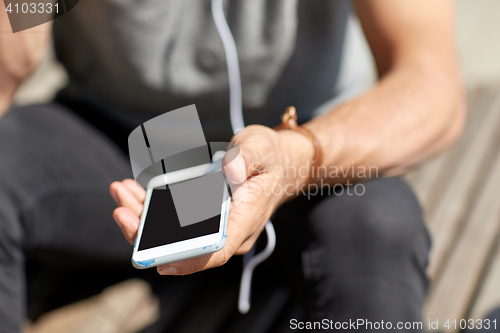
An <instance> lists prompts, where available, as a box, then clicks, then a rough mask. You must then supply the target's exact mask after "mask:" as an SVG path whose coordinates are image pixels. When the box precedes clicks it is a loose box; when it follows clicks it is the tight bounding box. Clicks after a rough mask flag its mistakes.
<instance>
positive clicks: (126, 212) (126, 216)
mask: <svg viewBox="0 0 500 333" xmlns="http://www.w3.org/2000/svg"><path fill="white" fill-rule="evenodd" d="M113 219H114V220H115V222H116V223H117V224H118V226H119V227H120V229H121V230H122V233H123V235H124V236H125V239H126V240H127V241H128V242H129V243H130V244H132V245H133V244H134V241H135V237H136V236H137V230H138V229H139V217H138V216H137V215H136V214H135V213H134V212H133V211H132V210H130V209H129V208H126V207H118V208H116V209H115V210H114V211H113Z"/></svg>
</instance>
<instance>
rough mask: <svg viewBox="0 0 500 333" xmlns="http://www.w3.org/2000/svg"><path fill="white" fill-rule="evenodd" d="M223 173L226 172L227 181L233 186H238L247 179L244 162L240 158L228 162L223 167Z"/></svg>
mask: <svg viewBox="0 0 500 333" xmlns="http://www.w3.org/2000/svg"><path fill="white" fill-rule="evenodd" d="M224 171H225V172H226V177H227V179H228V180H229V181H230V182H231V183H234V184H240V183H242V182H243V181H244V180H245V179H246V178H247V177H246V176H247V174H246V169H245V160H243V157H241V156H238V157H236V158H235V159H234V160H232V161H231V162H229V163H228V164H227V165H226V166H225V167H224Z"/></svg>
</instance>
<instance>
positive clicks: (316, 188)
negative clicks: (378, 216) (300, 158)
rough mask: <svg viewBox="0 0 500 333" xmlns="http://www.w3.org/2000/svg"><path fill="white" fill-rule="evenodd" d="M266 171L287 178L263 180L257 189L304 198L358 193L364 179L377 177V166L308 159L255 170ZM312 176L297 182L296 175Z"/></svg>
mask: <svg viewBox="0 0 500 333" xmlns="http://www.w3.org/2000/svg"><path fill="white" fill-rule="evenodd" d="M262 173H268V174H272V175H273V176H274V177H276V178H285V179H287V180H289V181H288V182H284V183H285V184H286V185H282V182H277V183H274V184H268V183H266V184H264V186H263V188H260V189H259V191H261V192H264V194H266V195H282V194H285V195H287V196H299V195H302V196H307V198H308V199H310V198H311V197H314V196H316V195H325V194H332V193H335V194H336V195H344V194H345V195H347V196H362V195H364V194H365V192H366V188H365V185H364V184H363V183H362V182H363V181H365V180H368V179H372V178H378V176H379V173H378V167H377V166H364V165H355V164H354V162H352V164H351V165H347V166H335V165H334V166H329V167H326V166H320V167H318V168H312V167H311V164H310V163H308V164H306V165H305V166H301V167H298V168H297V167H295V166H288V167H281V166H273V167H266V168H265V169H264V170H262V171H261V172H259V174H262ZM306 178H307V179H313V180H314V181H312V182H308V183H306V184H304V185H300V184H302V183H303V182H301V181H300V179H306Z"/></svg>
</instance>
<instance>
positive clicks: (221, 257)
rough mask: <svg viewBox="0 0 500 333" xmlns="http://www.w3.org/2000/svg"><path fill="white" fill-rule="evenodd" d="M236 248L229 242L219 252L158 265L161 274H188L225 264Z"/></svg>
mask: <svg viewBox="0 0 500 333" xmlns="http://www.w3.org/2000/svg"><path fill="white" fill-rule="evenodd" d="M234 252H235V248H234V246H233V245H232V244H230V243H229V242H228V243H226V246H224V248H222V250H220V251H219V252H215V253H211V254H207V255H204V256H201V257H196V258H191V259H186V260H181V261H177V262H173V263H170V264H166V265H161V266H158V267H157V270H158V273H160V274H161V275H187V274H192V273H196V272H199V271H203V270H206V269H210V268H214V267H219V266H222V265H224V264H225V263H226V262H227V261H228V260H229V259H230V258H231V257H232V256H233V254H234Z"/></svg>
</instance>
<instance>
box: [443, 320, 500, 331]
mask: <svg viewBox="0 0 500 333" xmlns="http://www.w3.org/2000/svg"><path fill="white" fill-rule="evenodd" d="M443 327H445V328H447V329H458V328H460V329H462V330H463V329H466V328H468V329H478V330H480V329H487V330H488V329H490V328H491V329H494V330H496V329H497V320H496V319H495V320H489V319H476V320H474V319H468V320H467V319H461V320H460V321H457V320H456V319H455V320H450V319H448V320H447V321H446V323H444V325H443Z"/></svg>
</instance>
